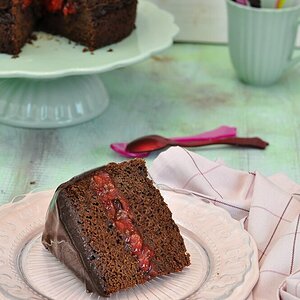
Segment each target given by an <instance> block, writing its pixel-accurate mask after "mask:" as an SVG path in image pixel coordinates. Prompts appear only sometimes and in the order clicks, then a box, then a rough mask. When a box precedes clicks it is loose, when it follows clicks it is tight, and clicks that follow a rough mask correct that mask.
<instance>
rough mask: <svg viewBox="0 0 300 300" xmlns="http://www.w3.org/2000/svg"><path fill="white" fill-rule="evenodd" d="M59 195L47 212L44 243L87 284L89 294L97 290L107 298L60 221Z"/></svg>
mask: <svg viewBox="0 0 300 300" xmlns="http://www.w3.org/2000/svg"><path fill="white" fill-rule="evenodd" d="M58 193H59V191H58V190H57V191H56V193H55V195H54V197H53V199H52V201H51V204H50V206H49V208H48V211H47V216H46V223H45V229H44V232H43V235H42V243H43V245H44V246H45V248H46V249H48V250H49V251H50V252H51V253H52V254H53V255H54V256H56V257H57V258H58V259H59V260H60V261H61V262H62V263H63V264H65V265H66V266H68V268H69V269H71V270H72V271H73V272H74V274H75V275H76V276H77V277H78V278H80V279H81V280H82V281H83V282H84V283H85V285H86V290H87V291H88V292H92V291H95V290H96V291H97V292H98V293H99V294H102V295H103V296H107V295H106V294H105V293H104V292H103V291H102V290H100V291H99V288H97V287H95V286H94V284H93V282H92V281H91V279H90V277H89V275H88V273H87V271H86V269H85V266H84V264H83V260H82V258H81V256H80V255H79V252H78V251H77V249H76V248H75V246H74V244H73V243H72V240H71V238H70V236H69V234H68V233H67V231H66V229H65V227H64V225H63V223H62V222H61V220H60V217H59V209H58V207H57V202H56V199H57V195H58Z"/></svg>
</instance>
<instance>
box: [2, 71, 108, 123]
mask: <svg viewBox="0 0 300 300" xmlns="http://www.w3.org/2000/svg"><path fill="white" fill-rule="evenodd" d="M108 103H109V98H108V94H107V92H106V89H105V87H104V85H103V83H102V81H101V79H100V78H99V76H98V75H83V76H82V75H80V76H68V77H61V78H57V79H26V78H10V79H0V122H2V123H5V124H8V125H12V126H18V127H27V128H55V127H63V126H70V125H75V124H79V123H82V122H85V121H88V120H91V119H93V118H95V117H97V116H99V115H100V114H101V113H102V112H103V111H104V110H105V108H106V107H107V105H108Z"/></svg>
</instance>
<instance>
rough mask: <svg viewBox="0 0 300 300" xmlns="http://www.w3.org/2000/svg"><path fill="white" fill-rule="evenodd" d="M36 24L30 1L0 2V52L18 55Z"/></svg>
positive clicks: (6, 0)
mask: <svg viewBox="0 0 300 300" xmlns="http://www.w3.org/2000/svg"><path fill="white" fill-rule="evenodd" d="M35 23H36V14H35V5H34V2H33V1H31V0H0V52H2V53H8V54H18V53H19V52H20V51H21V48H22V47H23V45H24V44H25V43H26V42H27V41H28V39H29V37H30V36H31V34H32V31H33V28H34V26H35Z"/></svg>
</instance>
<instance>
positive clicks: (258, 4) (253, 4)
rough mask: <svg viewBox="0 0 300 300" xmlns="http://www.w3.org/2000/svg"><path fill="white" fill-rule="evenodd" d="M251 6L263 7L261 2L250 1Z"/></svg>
mask: <svg viewBox="0 0 300 300" xmlns="http://www.w3.org/2000/svg"><path fill="white" fill-rule="evenodd" d="M249 2H250V5H251V6H253V7H261V6H260V0H249Z"/></svg>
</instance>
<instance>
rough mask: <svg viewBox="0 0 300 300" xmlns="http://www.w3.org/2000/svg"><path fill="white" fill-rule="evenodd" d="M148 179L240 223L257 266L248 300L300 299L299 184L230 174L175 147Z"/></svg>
mask: <svg viewBox="0 0 300 300" xmlns="http://www.w3.org/2000/svg"><path fill="white" fill-rule="evenodd" d="M150 175H151V177H152V178H153V180H154V182H156V184H157V185H158V186H159V187H160V188H162V189H164V188H166V189H172V190H178V191H180V192H182V191H184V192H191V193H193V194H195V195H198V196H199V197H203V198H205V199H207V200H210V201H211V202H212V203H214V204H215V205H217V206H220V207H223V208H224V209H226V210H227V211H228V212H229V213H230V214H231V216H232V217H233V218H235V219H237V220H240V221H241V222H242V223H243V225H244V227H245V229H246V230H247V231H248V232H249V233H250V234H251V235H252V237H253V238H254V240H255V241H256V244H257V248H258V258H259V267H260V277H259V280H258V283H257V284H256V286H255V287H254V289H253V291H252V293H251V295H250V296H249V298H248V299H255V300H261V299H272V300H273V299H282V300H295V299H300V235H299V233H300V224H299V223H300V185H298V184H296V183H294V182H292V181H291V180H290V179H289V178H288V177H287V176H285V175H284V174H276V175H274V176H271V177H265V176H263V175H262V174H260V173H259V172H257V171H256V172H243V171H239V170H234V169H231V168H229V167H227V166H225V165H224V164H223V163H222V162H221V161H210V160H208V159H206V158H204V157H202V156H200V155H198V154H195V153H193V152H190V151H187V150H186V149H183V148H180V147H172V148H169V149H168V150H167V151H165V152H163V153H161V154H160V155H159V156H158V157H157V158H156V159H155V160H154V162H153V164H152V166H151V167H150Z"/></svg>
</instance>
